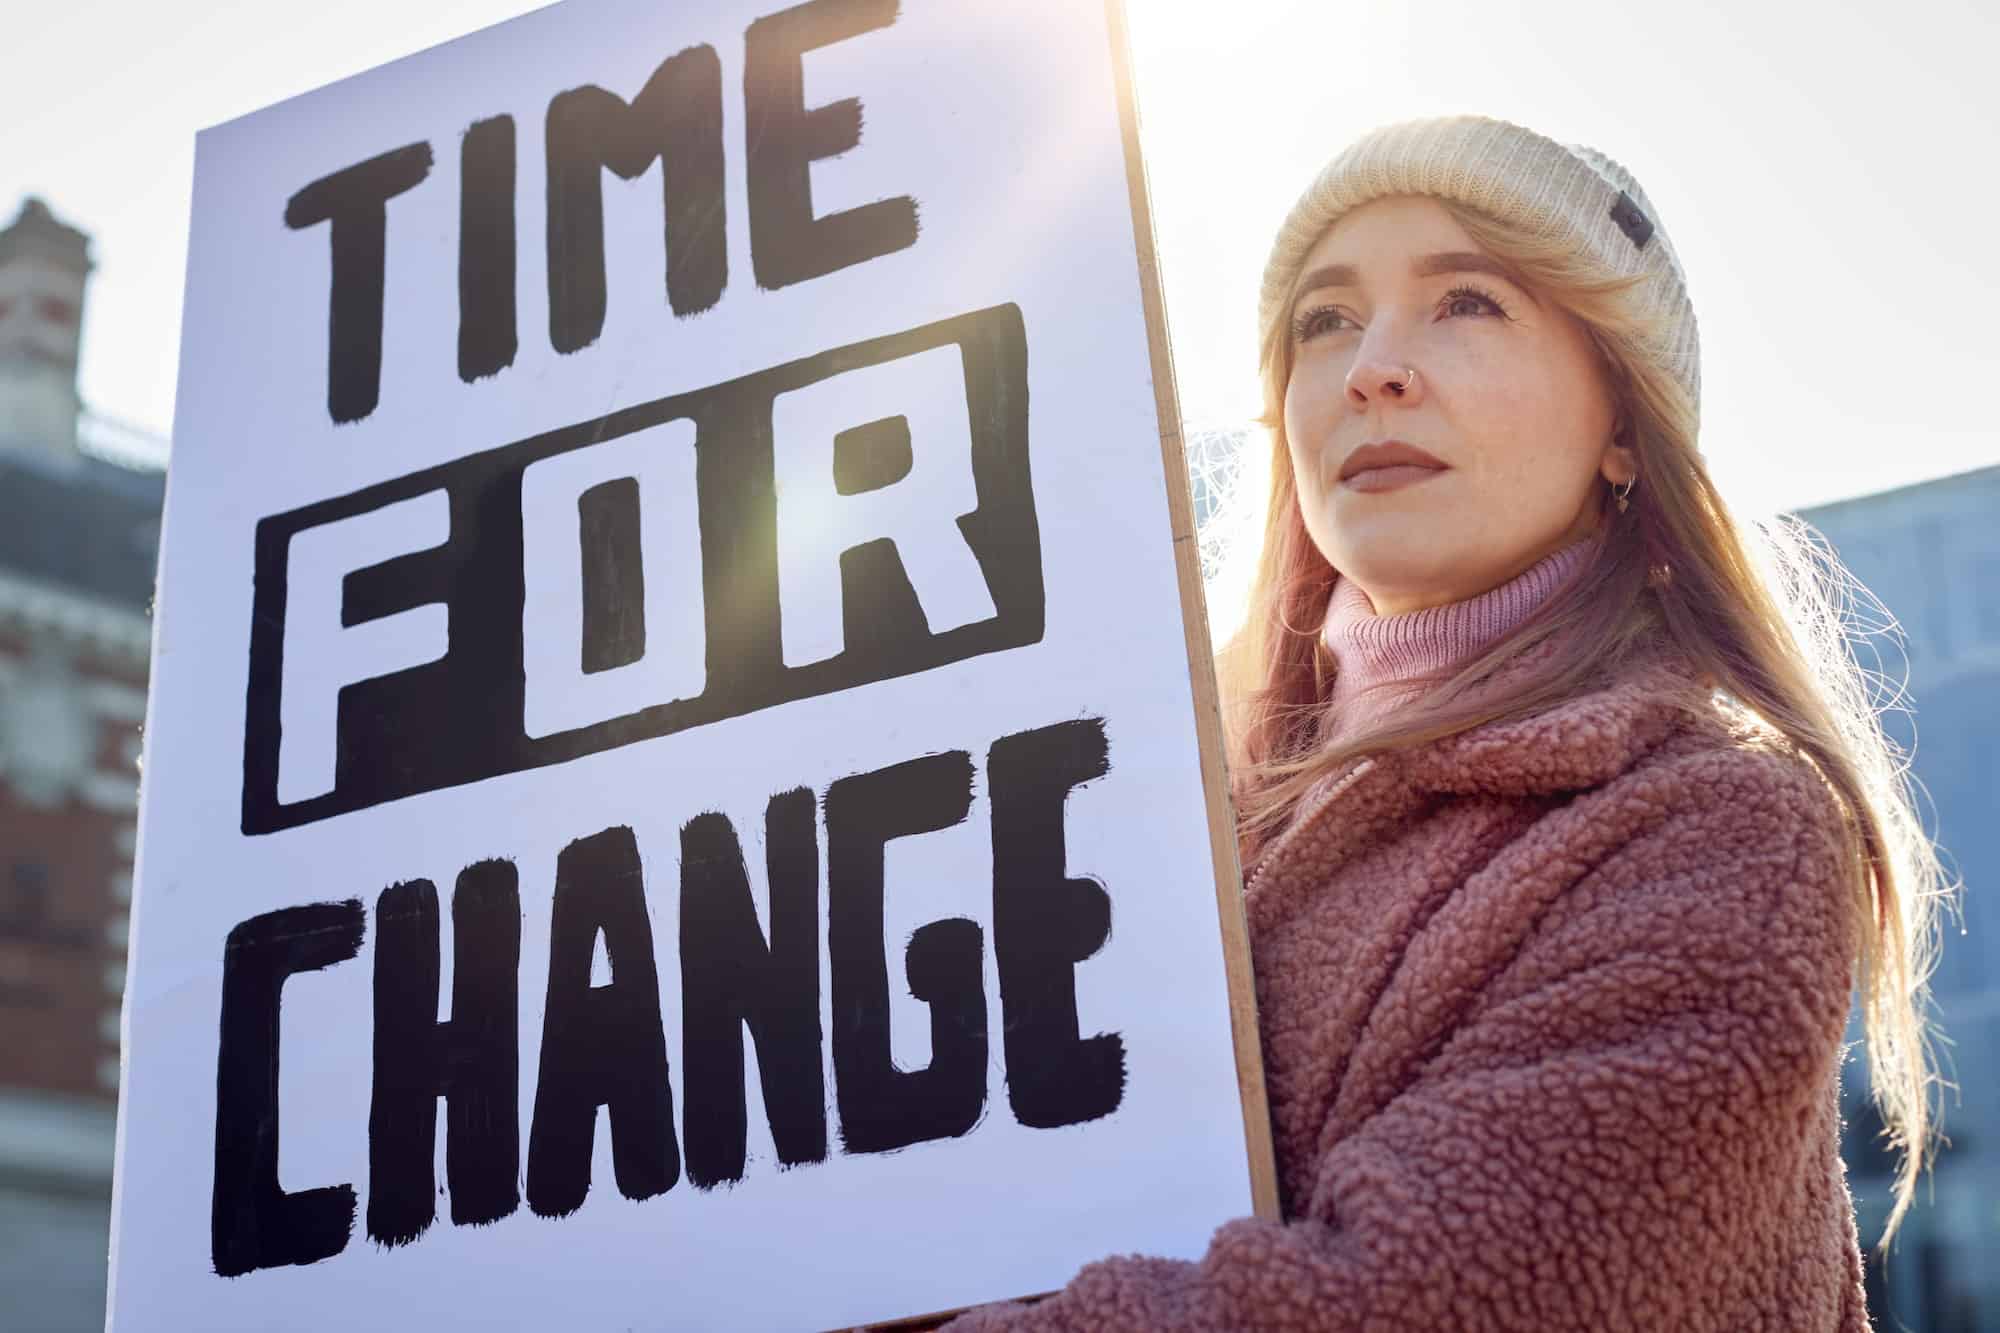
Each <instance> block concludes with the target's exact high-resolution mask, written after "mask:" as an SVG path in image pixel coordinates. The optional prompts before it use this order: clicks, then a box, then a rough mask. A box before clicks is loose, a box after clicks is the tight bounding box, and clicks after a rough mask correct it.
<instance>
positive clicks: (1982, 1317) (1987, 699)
mask: <svg viewBox="0 0 2000 1333" xmlns="http://www.w3.org/2000/svg"><path fill="white" fill-rule="evenodd" d="M1800 517H1801V518H1804V519H1805V520H1806V521H1807V522H1809V523H1811V524H1812V525H1813V526H1814V527H1815V528H1817V529H1819V531H1820V532H1821V533H1822V534H1823V535H1824V536H1825V537H1826V538H1827V539H1828V541H1829V542H1830V543H1831V544H1832V546H1833V547H1834V549H1835V550H1836V551H1837V552H1838V553H1839V555H1840V557H1841V560H1842V562H1843V563H1845V564H1846V565H1847V567H1848V569H1849V570H1850V571H1851V572H1852V573H1853V574H1854V576H1855V577H1856V578H1857V579H1858V580H1859V581H1860V582H1861V583H1862V584H1863V585H1864V586H1865V587H1866V588H1867V589H1868V590H1869V591H1870V592H1872V593H1873V594H1874V596H1875V597H1877V598H1879V599H1880V601H1881V603H1882V606H1883V607H1885V608H1886V609H1887V610H1888V612H1889V614H1890V615H1892V616H1893V617H1894V618H1895V620H1896V621H1897V622H1898V623H1900V625H1901V626H1902V629H1903V632H1904V642H1903V643H1902V645H1901V646H1900V647H1899V646H1898V645H1897V644H1895V643H1894V642H1889V641H1885V640H1883V639H1876V640H1874V641H1873V642H1874V643H1875V644H1876V645H1877V646H1878V648H1879V650H1880V653H1881V658H1880V661H1879V663H1878V662H1877V661H1875V660H1873V658H1871V657H1870V656H1868V655H1866V654H1864V655H1863V658H1862V660H1863V664H1864V665H1866V666H1869V667H1871V668H1874V669H1879V670H1880V671H1881V672H1882V673H1883V675H1884V676H1885V677H1886V679H1887V680H1888V681H1890V682H1902V681H1903V680H1905V673H1906V672H1907V682H1908V690H1909V695H1910V704H1911V706H1912V708H1913V709H1914V715H1913V716H1914V720H1913V718H1912V715H1911V714H1906V713H1894V712H1892V713H1891V714H1889V715H1888V717H1887V718H1886V719H1885V720H1886V721H1887V722H1888V723H1889V728H1890V731H1891V732H1892V734H1894V735H1895V736H1896V737H1897V739H1898V740H1899V741H1901V742H1902V744H1903V745H1904V746H1905V747H1908V746H1910V745H1911V743H1912V742H1913V741H1914V742H1915V747H1916V749H1915V763H1914V765H1913V770H1914V772H1915V775H1916V777H1917V778H1918V780H1919V781H1920V783H1921V784H1922V790H1923V791H1924V792H1925V793H1928V802H1927V804H1928V805H1929V806H1930V807H1932V808H1930V809H1927V810H1926V816H1927V823H1928V824H1929V826H1930V828H1931V830H1932V831H1933V832H1934V833H1935V834H1936V836H1937V837H1938V839H1939V841H1940V842H1941V843H1942V844H1943V845H1944V848H1945V851H1946V852H1947V854H1948V859H1947V864H1948V865H1949V866H1951V867H1952V868H1954V869H1955V871H1956V873H1957V874H1958V875H1960V876H1961V877H1962V878H1963V879H1964V882H1965V894H1964V898H1963V900H1962V901H1963V910H1962V913H1958V914H1947V917H1946V921H1945V930H1944V949H1943V953H1942V956H1941V958H1940V960H1939V964H1938V970H1937V972H1936V973H1935V975H1934V976H1933V978H1932V986H1933V987H1934V989H1935V991H1936V997H1937V1017H1938V1021H1939V1023H1940V1025H1941V1026H1942V1028H1943V1030H1944V1035H1945V1037H1946V1039H1947V1042H1946V1043H1943V1044H1940V1045H1939V1047H1938V1053H1939V1056H1940V1058H1941V1062H1942V1064H1943V1066H1944V1072H1945V1074H1946V1076H1947V1077H1949V1078H1951V1079H1952V1080H1953V1081H1954V1082H1955V1083H1956V1084H1957V1085H1958V1088H1957V1090H1956V1091H1949V1092H1947V1093H1946V1095H1945V1098H1944V1132H1945V1134H1946V1136H1947V1137H1948V1138H1949V1140H1950V1146H1949V1147H1947V1148H1944V1149H1943V1150H1941V1151H1940V1152H1939V1154H1938V1157H1937V1167H1936V1171H1935V1174H1934V1176H1933V1177H1932V1178H1930V1179H1927V1180H1925V1181H1924V1182H1923V1183H1922V1184H1920V1185H1919V1186H1918V1194H1917V1205H1916V1207H1915V1208H1913V1209H1912V1210H1911V1213H1910V1215H1909V1217H1908V1218H1907V1219H1906V1220H1905V1221H1904V1223H1903V1230H1902V1232H1901V1233H1900V1234H1899V1236H1898V1237H1897V1240H1896V1244H1895V1249H1894V1251H1893V1253H1892V1254H1891V1255H1890V1257H1889V1259H1888V1262H1887V1263H1886V1264H1884V1263H1882V1262H1881V1261H1880V1260H1878V1259H1876V1258H1875V1256H1873V1255H1872V1254H1871V1255H1870V1259H1871V1262H1870V1264H1869V1268H1868V1300H1869V1307H1870V1310H1871V1313H1872V1315H1873V1317H1874V1320H1875V1323H1876V1327H1878V1328H1881V1329H1884V1330H1894V1329H1909V1330H1911V1331H1912V1333H1994V1331H1995V1330H2000V1266H1996V1265H1995V1264H1994V1263H1993V1261H1992V1260H1993V1256H1995V1255H2000V925H1996V923H1995V920H1994V917H1993V914H1992V909H1991V907H1990V906H1989V904H1990V902H1991V901H1992V897H1991V895H1992V893H1993V891H1994V888H1995V886H1996V884H2000V525H1997V524H1996V521H1995V520H1996V518H2000V467H1989V468H1982V469H1979V470H1978V471H1974V472H1966V473H1961V474H1959V475H1958V476H1954V477H1946V478H1943V479H1941V480H1938V481H1930V482H1924V483H1922V484H1920V485H1916V486H1907V487H1903V488H1902V489H1899V490H1894V491H1884V492H1881V493H1879V494H1876V495H1869V496H1864V497H1862V498H1860V499H1857V500H1847V501H1843V502H1841V503H1839V504H1832V505H1825V506H1822V507H1820V508H1817V509H1809V510H1805V511H1803V512H1802V513H1801V514H1800ZM1860 619H1862V620H1863V621H1866V620H1867V619H1868V615H1867V613H1866V611H1865V610H1864V611H1863V614H1862V615H1861V616H1860ZM1848 1037H1849V1040H1851V1041H1854V1042H1857V1043H1858V1042H1859V1041H1861V1039H1862V1029H1861V1026H1860V1023H1859V1019H1858V1017H1857V1018H1856V1019H1855V1020H1854V1021H1852V1022H1851V1023H1850V1027H1849V1032H1848ZM1846 1074H1847V1078H1846V1087H1845V1089H1844V1092H1845V1100H1846V1103H1847V1106H1846V1120H1847V1122H1848V1125H1847V1142H1846V1145H1845V1155H1846V1158H1847V1163H1848V1173H1849V1185H1850V1187H1851V1188H1852V1189H1853V1192H1854V1195H1855V1211H1856V1215H1857V1221H1858V1223H1859V1225H1860V1228H1861V1239H1862V1245H1863V1247H1864V1248H1869V1247H1872V1246H1873V1244H1874V1243H1875V1241H1876V1240H1877V1239H1878V1238H1879V1237H1880V1235H1881V1232H1882V1223H1883V1221H1884V1220H1885V1219H1886V1218H1887V1216H1888V1211H1889V1204H1890V1185H1891V1181H1890V1176H1889V1173H1890V1171H1891V1170H1892V1167H1893V1163H1892V1162H1891V1161H1890V1160H1889V1158H1888V1157H1887V1156H1886V1155H1885V1154H1884V1153H1883V1152H1882V1151H1881V1148H1880V1145H1879V1144H1878V1143H1877V1142H1876V1136H1877V1135H1878V1134H1879V1133H1880V1131H1881V1121H1880V1120H1879V1119H1878V1118H1877V1117H1876V1116H1875V1113H1874V1109H1873V1107H1871V1106H1870V1105H1869V1102H1868V1093H1867V1067H1866V1065H1865V1064H1863V1063H1861V1062H1859V1061H1858V1060H1857V1061H1853V1062H1850V1063H1849V1065H1848V1067H1847V1070H1846Z"/></svg>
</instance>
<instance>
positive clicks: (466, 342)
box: [458, 116, 520, 384]
mask: <svg viewBox="0 0 2000 1333" xmlns="http://www.w3.org/2000/svg"><path fill="white" fill-rule="evenodd" d="M458 175H459V187H458V189H459V193H458V377H459V378H460V379H462V380H464V381H465V382H466V383H467V384H470V383H472V382H473V381H474V380H476V379H483V378H484V377H486V376H488V375H496V374H498V373H499V372H500V371H502V370H504V369H506V368H507V367H508V366H511V365H513V364H514V353H515V352H516V351H518V350H519V347H520V340H519V337H518V335H517V333H516V331H515V315H514V305H515V302H514V262H515V241H514V118H513V117H512V116H494V117H492V118H491V119H489V120H480V121H474V122H473V124H472V128H470V129H468V130H467V131H466V132H465V138H464V140H463V141H462V142H461V143H460V144H459V149H458Z"/></svg>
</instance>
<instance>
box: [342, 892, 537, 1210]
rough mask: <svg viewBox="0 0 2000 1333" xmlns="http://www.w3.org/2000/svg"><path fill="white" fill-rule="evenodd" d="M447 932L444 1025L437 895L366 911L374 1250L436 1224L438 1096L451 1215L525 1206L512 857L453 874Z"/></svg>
mask: <svg viewBox="0 0 2000 1333" xmlns="http://www.w3.org/2000/svg"><path fill="white" fill-rule="evenodd" d="M451 928H452V966H451V1018H450V1020H449V1021H447V1022H438V1021H437V1009H438V974H439V971H440V968H439V955H438V901H437V889H436V888H435V887H434V886H433V885H432V884H431V882H430V881H429V880H427V879H419V880H412V881H410V882H409V883H406V884H397V885H395V886H393V887H391V888H388V889H384V890H383V891H382V896H381V899H380V901H379V902H378V904H377V906H376V909H375V1082H374V1093H373V1097H372V1100H371V1101H370V1104H369V1108H368V1235H369V1237H370V1238H371V1239H373V1240H377V1241H380V1242H381V1243H382V1244H384V1245H406V1244H408V1243H409V1242H411V1241H413V1240H415V1239H416V1238H417V1237H418V1236H420V1235H422V1234H423V1233H424V1231H425V1230H427V1229H428V1228H429V1227H430V1224H431V1222H432V1220H433V1219H434V1217H435V1216H436V1195H437V1182H436V1180H435V1178H434V1176H433V1172H432V1166H431V1163H432V1161H433V1159H434V1156H435V1153H436V1143H437V1099H438V1098H439V1097H443V1098H444V1099H445V1105H446V1108H447V1109H446V1115H447V1123H446V1132H445V1180H446V1183H447V1185H448V1186H449V1188H450V1192H451V1220H452V1221H453V1222H454V1223H456V1224H457V1225H459V1226H467V1225H477V1224H481V1223H486V1222H497V1221H498V1220H500V1219H501V1218H503V1217H506V1216H507V1215H508V1214H509V1213H512V1212H513V1211H514V1209H515V1208H516V1207H518V1206H519V1204H520V1202H521V1196H520V1192H519V1190H518V1189H517V1187H516V1184H515V1181H516V1179H517V1177H518V1176H519V1173H520V1169H521V1129H520V1116H519V1111H518V1109H517V1107H518V1093H517V1088H518V1086H519V1082H520V1049H519V1037H518V1035H517V1032H518V1022H519V1006H518V1002H517V992H518V990H519V982H518V974H519V971H520V961H521V894H520V888H519V885H518V882H517V879H516V876H515V871H514V866H513V864H512V863H511V862H508V861H499V860H493V861H480V862H477V863H475V864H473V865H470V866H467V867H466V868H465V869H464V870H463V871H461V872H460V873H459V876H458V888H457V891H456V892H455V893H453V895H452V900H451Z"/></svg>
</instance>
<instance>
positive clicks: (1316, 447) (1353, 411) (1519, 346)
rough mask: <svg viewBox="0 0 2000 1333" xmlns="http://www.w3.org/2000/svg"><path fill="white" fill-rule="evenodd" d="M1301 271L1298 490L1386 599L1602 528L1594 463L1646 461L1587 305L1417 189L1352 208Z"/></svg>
mask: <svg viewBox="0 0 2000 1333" xmlns="http://www.w3.org/2000/svg"><path fill="white" fill-rule="evenodd" d="M1302 273H1303V277H1302V278H1301V281H1300V284H1299V288H1298V291H1297V295H1296V296H1295V297H1294V299H1293V304H1292V330H1291V332H1290V334H1289V335H1288V336H1289V337H1290V338H1291V341H1292V356H1293V360H1292V373H1291V379H1290V380H1289V382H1288V383H1287V385H1286V388H1285V436H1286V439H1287V441H1288V442H1289V444H1290V447H1291V456H1292V472H1293V475H1294V477H1295V478H1296V480H1297V483H1298V494H1299V506H1300V509H1301V512H1302V513H1303V516H1304V518H1305V525H1306V531H1307V532H1308V533H1309V534H1310V535H1311V536H1312V539H1313V543H1314V544H1315V545H1316V546H1318V547H1319V550H1320V553H1321V554H1322V555H1324V556H1325V557H1326V559H1327V561H1328V563H1330V564H1331V565H1333V567H1334V568H1335V569H1338V570H1339V571H1340V572H1341V574H1342V575H1344V576H1345V577H1347V578H1351V579H1353V580H1354V581H1355V582H1356V583H1357V584H1359V585H1360V586H1361V589H1362V590H1363V591H1364V592H1366V593H1367V594H1368V599H1369V601H1370V602H1371V603H1373V605H1374V607H1375V610H1376V612H1377V614H1380V615H1394V614H1399V613H1401V612H1405V611H1414V610H1418V609H1421V608H1423V607H1429V606H1441V605H1443V604H1445V603H1448V602H1456V601H1463V600H1464V599H1466V598H1468V597H1475V596H1478V595H1479V594H1480V593H1482V592H1485V591H1487V590H1488V589H1491V588H1494V587H1497V586H1498V585H1500V584H1502V583H1505V582H1506V581H1507V580H1509V579H1511V578H1513V577H1514V576H1515V575H1516V574H1519V573H1520V572H1522V571H1523V570H1525V569H1527V568H1528V567H1529V566H1530V565H1532V564H1534V563H1535V562H1536V561H1537V560H1540V559H1541V558H1542V557H1543V556H1545V555H1548V554H1549V553H1550V552H1552V551H1556V550H1559V549H1561V548H1562V547H1564V546H1566V545H1568V544H1569V543H1570V542H1572V541H1575V540H1577V539H1578V538H1580V537H1583V536H1585V535H1587V534H1588V533H1589V532H1590V531H1591V530H1592V529H1593V527H1595V525H1596V516H1597V512H1598V511H1597V503H1596V500H1595V497H1594V495H1593V491H1594V488H1595V484H1596V481H1597V478H1598V477H1599V476H1600V475H1602V476H1603V477H1605V478H1606V480H1608V481H1611V482H1614V483H1616V482H1623V481H1625V480H1627V479H1628V478H1630V477H1631V476H1632V475H1633V459H1632V456H1631V453H1630V451H1629V450H1627V449H1625V448H1623V447H1620V446H1616V445H1613V444H1612V443H1611V437H1612V431H1613V426H1614V423H1615V420H1616V415H1617V409H1616V404H1615V402H1614V401H1613V397H1612V393H1611V389H1610V386H1609V384H1608V383H1607V382H1606V380H1605V377H1604V374H1603V371H1602V369H1601V368H1600V365H1599V362H1598V360H1597V356H1596V354H1595V352H1594V350H1593V349H1592V346H1591V343H1590V340H1589V336H1588V334H1586V332H1585V331H1584V328H1583V326H1582V324H1581V323H1579V322H1578V321H1577V320H1576V319H1575V317H1574V316H1571V315H1570V314H1568V312H1566V311H1562V310H1559V309H1557V308H1556V307H1555V306H1554V305H1552V304H1549V303H1547V302H1545V301H1540V300H1538V299H1537V298H1536V296H1535V295H1534V294H1532V293H1530V292H1529V291H1527V290H1526V289H1525V288H1522V287H1519V286H1516V285H1515V284H1514V283H1513V282H1512V281H1510V280H1509V279H1507V278H1506V277H1503V276H1501V274H1500V273H1499V271H1498V266H1497V265H1494V264H1493V263H1492V261H1491V260H1489V259H1487V258H1486V257H1485V256H1484V255H1483V254H1482V253H1481V252H1480V250H1479V248H1478V246H1477V245H1475V244H1474V243H1473V241H1472V238H1471V237H1469V236H1468V235H1466V233H1465V230H1464V229H1463V228H1461V227H1460V226H1459V225H1458V223H1457V222H1456V221H1454V220H1453V218H1452V216H1451V214H1450V213H1448V212H1446V211H1445V209H1444V208H1443V207H1442V206H1441V205H1439V204H1438V203H1437V202H1436V201H1435V200H1431V199H1426V198H1420V197H1414V196H1396V197H1393V198H1387V199H1378V200H1375V201H1373V202H1372V203H1369V204H1365V205H1363V206H1362V207H1360V208H1357V209H1355V210H1354V211H1353V212H1351V213H1349V214H1347V215H1346V216H1345V217H1343V218H1341V220H1340V221H1339V222H1337V223H1335V224H1334V226H1333V227H1332V228H1331V229H1330V230H1328V232H1327V233H1326V235H1324V236H1322V237H1320V239H1319V243H1318V244H1317V245H1315V246H1313V248H1312V250H1311V251H1310V252H1308V254H1307V256H1306V261H1305V265H1304V268H1303V270H1302ZM1412 371H1414V372H1415V374H1414V378H1413V377H1412V376H1411V374H1410V372H1412ZM1392 442H1400V443H1401V444H1402V445H1403V446H1408V448H1407V449H1396V448H1394V447H1393V445H1392ZM1385 446H1389V447H1386V448H1385ZM1357 451H1362V452H1359V453H1357ZM1412 451H1415V452H1412ZM1371 465H1372V466H1371Z"/></svg>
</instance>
